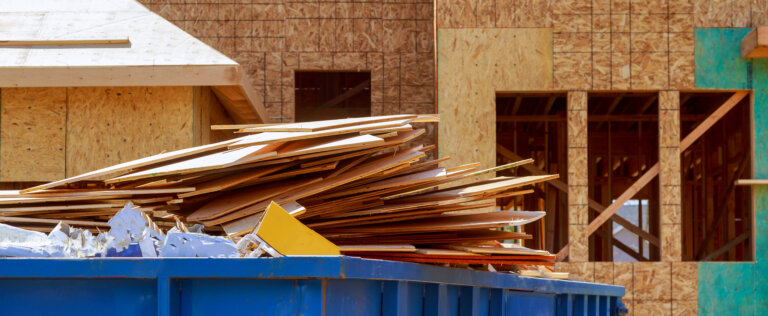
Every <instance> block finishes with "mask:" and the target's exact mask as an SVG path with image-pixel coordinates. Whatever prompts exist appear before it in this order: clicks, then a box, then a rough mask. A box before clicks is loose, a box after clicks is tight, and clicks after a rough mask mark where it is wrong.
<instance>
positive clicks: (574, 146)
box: [567, 91, 589, 262]
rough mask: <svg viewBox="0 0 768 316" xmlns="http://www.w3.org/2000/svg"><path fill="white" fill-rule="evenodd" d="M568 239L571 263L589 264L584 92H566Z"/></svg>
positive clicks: (585, 107) (585, 93)
mask: <svg viewBox="0 0 768 316" xmlns="http://www.w3.org/2000/svg"><path fill="white" fill-rule="evenodd" d="M567 112H568V115H567V121H568V124H567V139H568V150H567V152H568V224H569V226H568V240H569V242H570V254H569V261H570V262H585V261H589V247H588V241H589V239H588V238H589V236H588V235H587V216H588V207H587V199H588V197H589V196H588V195H589V190H588V188H589V187H588V182H589V179H588V177H589V175H588V172H587V170H588V162H587V92H586V91H570V92H568V105H567Z"/></svg>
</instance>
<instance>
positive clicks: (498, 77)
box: [437, 28, 552, 176]
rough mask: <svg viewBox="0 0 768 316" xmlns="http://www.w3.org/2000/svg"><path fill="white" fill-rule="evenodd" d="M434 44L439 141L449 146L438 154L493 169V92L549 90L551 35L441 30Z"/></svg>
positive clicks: (520, 31)
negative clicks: (436, 55)
mask: <svg viewBox="0 0 768 316" xmlns="http://www.w3.org/2000/svg"><path fill="white" fill-rule="evenodd" d="M437 39H438V44H437V50H438V57H437V58H438V63H437V76H438V90H437V91H438V97H437V100H438V112H439V113H440V125H439V135H440V138H441V139H447V140H450V141H445V142H440V144H439V146H440V147H439V154H440V156H450V157H451V161H452V163H453V164H456V165H458V164H463V163H470V162H476V161H477V162H480V163H481V168H488V167H491V166H493V165H494V163H495V162H496V149H495V148H496V144H495V138H496V137H495V135H496V122H495V119H494V117H495V115H496V106H495V103H496V92H501V91H526V90H549V89H552V31H551V30H550V29H543V28H542V29H539V28H531V29H443V30H438V32H437ZM487 176H492V174H489V175H487Z"/></svg>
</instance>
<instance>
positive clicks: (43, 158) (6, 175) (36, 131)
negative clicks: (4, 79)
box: [0, 88, 67, 182]
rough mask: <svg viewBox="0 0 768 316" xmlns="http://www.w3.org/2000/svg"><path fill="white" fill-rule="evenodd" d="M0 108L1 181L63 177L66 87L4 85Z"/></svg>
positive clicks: (51, 179) (46, 179) (49, 179)
mask: <svg viewBox="0 0 768 316" xmlns="http://www.w3.org/2000/svg"><path fill="white" fill-rule="evenodd" d="M0 108H2V114H0V144H2V145H0V181H5V182H11V181H20V182H22V181H23V182H29V181H53V180H56V179H61V178H63V177H64V176H65V170H64V166H65V150H64V148H65V142H66V139H65V137H66V128H67V126H66V120H67V90H66V88H3V89H0Z"/></svg>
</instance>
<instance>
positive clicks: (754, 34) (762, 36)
mask: <svg viewBox="0 0 768 316" xmlns="http://www.w3.org/2000/svg"><path fill="white" fill-rule="evenodd" d="M766 57H768V27H766V26H757V27H755V28H754V29H752V30H751V31H749V33H747V36H744V39H742V40H741V58H766Z"/></svg>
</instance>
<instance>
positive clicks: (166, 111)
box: [66, 87, 195, 177]
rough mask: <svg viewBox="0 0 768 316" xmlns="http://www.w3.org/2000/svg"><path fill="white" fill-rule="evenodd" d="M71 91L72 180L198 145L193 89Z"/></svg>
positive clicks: (69, 157)
mask: <svg viewBox="0 0 768 316" xmlns="http://www.w3.org/2000/svg"><path fill="white" fill-rule="evenodd" d="M67 90H68V91H67V93H68V98H69V100H68V119H67V129H66V130H67V157H66V166H67V170H66V173H67V174H66V176H68V177H70V176H75V175H78V174H81V173H84V172H88V171H92V170H95V169H99V168H103V167H107V166H111V165H114V164H118V163H121V162H125V161H130V160H134V159H138V158H141V157H145V156H149V155H153V154H158V153H161V152H164V151H171V150H176V149H181V148H186V147H191V146H192V145H193V143H194V139H195V136H194V130H193V119H194V111H193V104H192V98H193V96H192V95H193V92H192V90H193V88H192V87H110V88H99V87H86V88H83V87H77V88H68V89H67Z"/></svg>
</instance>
